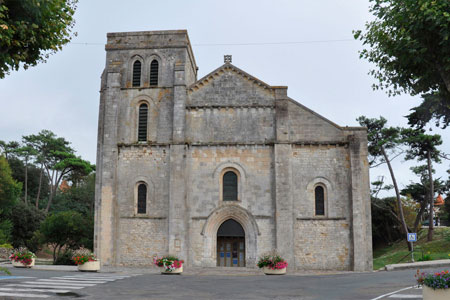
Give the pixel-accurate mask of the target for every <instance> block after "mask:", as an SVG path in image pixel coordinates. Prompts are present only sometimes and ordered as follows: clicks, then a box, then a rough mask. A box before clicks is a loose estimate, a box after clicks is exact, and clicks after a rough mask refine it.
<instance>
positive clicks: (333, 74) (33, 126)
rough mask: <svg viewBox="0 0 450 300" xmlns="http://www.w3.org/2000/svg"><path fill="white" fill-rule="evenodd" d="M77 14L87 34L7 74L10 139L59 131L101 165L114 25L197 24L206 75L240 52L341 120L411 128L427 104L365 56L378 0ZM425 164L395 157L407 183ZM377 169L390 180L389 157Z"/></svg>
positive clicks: (4, 98) (94, 3)
mask: <svg viewBox="0 0 450 300" xmlns="http://www.w3.org/2000/svg"><path fill="white" fill-rule="evenodd" d="M74 17H75V20H76V25H75V27H74V31H75V32H77V36H76V37H74V38H73V40H72V42H71V43H70V44H68V45H66V46H64V48H63V50H62V51H60V52H58V53H56V54H54V55H52V56H50V58H49V59H48V61H47V62H46V63H41V64H39V65H38V66H36V67H32V68H30V69H28V70H23V69H21V70H19V71H18V72H12V73H11V74H10V75H7V76H6V77H5V78H4V79H1V80H0V107H2V110H1V111H0V140H4V141H11V140H16V141H19V140H21V137H22V136H23V135H29V134H36V133H38V132H39V131H40V130H42V129H49V130H51V131H53V132H54V133H56V134H57V135H58V136H62V137H64V138H66V139H67V140H68V141H70V142H71V143H72V147H73V148H75V149H76V151H77V155H80V156H81V157H82V158H84V159H87V160H89V161H91V162H92V163H95V158H96V147H97V125H98V123H97V122H98V107H99V88H100V75H101V73H102V70H103V68H104V67H105V57H106V56H105V50H104V44H105V43H106V34H107V33H108V32H123V31H149V30H171V29H187V30H188V34H189V38H190V41H191V44H192V47H193V51H194V56H195V59H196V62H197V65H198V66H199V73H198V79H200V78H201V77H203V76H204V75H206V74H208V73H209V72H211V71H212V70H214V69H216V68H217V67H219V66H221V65H222V64H223V55H225V54H231V55H232V59H233V62H232V63H233V64H234V65H235V66H237V67H238V68H240V69H242V70H244V71H246V72H247V73H249V74H251V75H253V76H255V77H257V78H259V79H260V80H262V81H264V82H266V83H268V84H269V85H274V86H277V85H286V86H288V96H289V97H291V98H293V99H294V100H296V101H298V102H300V103H301V104H303V105H305V106H307V107H309V108H310V109H312V110H314V111H315V112H317V113H319V114H321V115H322V116H324V117H326V118H328V119H330V120H331V121H333V122H335V123H337V124H338V125H341V126H358V123H357V122H356V118H357V117H358V116H361V115H365V116H367V117H371V118H375V117H377V118H378V117H379V116H383V117H385V118H386V119H387V120H388V125H391V126H407V120H406V118H404V116H405V115H407V114H408V113H409V110H410V109H411V108H412V107H414V106H416V105H418V104H419V103H420V102H421V99H420V98H418V97H411V96H409V95H402V96H397V97H388V96H387V94H386V93H385V92H383V91H373V90H372V84H373V83H374V82H375V79H374V78H373V77H371V76H370V75H368V72H369V70H370V69H371V68H374V66H373V65H370V64H369V63H368V62H367V61H365V60H362V59H360V58H359V53H358V51H360V50H362V44H361V42H360V41H355V40H354V39H353V36H352V30H357V29H363V28H364V24H365V22H366V21H368V20H370V19H372V16H371V14H370V13H369V1H368V0H318V1H317V0H316V1H313V0H296V1H295V0H291V1H286V0H278V1H264V0H258V1H249V0H247V1H235V0H228V1H210V0H209V1H197V0H191V1H184V0H179V1H175V0H165V1H144V0H141V1H139V0H128V1H119V0H80V1H79V3H78V8H77V10H76V13H75V16H74ZM427 129H432V131H431V132H430V133H432V134H436V133H439V134H441V135H442V138H443V140H444V143H443V145H442V146H441V147H440V149H441V150H444V151H446V150H447V151H446V152H450V151H449V150H450V129H447V130H441V129H439V128H436V127H434V126H433V124H431V125H430V126H428V127H427ZM415 164H417V163H416V162H405V161H404V160H403V159H402V158H401V157H399V158H397V159H396V160H395V161H394V168H395V171H396V175H397V179H398V181H399V185H400V188H402V187H404V186H405V185H406V184H408V183H410V181H414V180H416V177H415V176H414V175H413V174H412V172H411V171H410V170H409V167H410V166H412V165H415ZM447 169H449V162H448V161H445V162H443V164H441V165H439V166H436V176H437V177H442V178H443V179H447V178H448V175H447V173H446V170H447ZM370 175H371V181H374V180H376V179H377V177H378V176H385V182H386V183H389V182H390V179H389V173H388V170H387V167H386V166H385V165H383V166H380V167H377V168H373V169H371V170H370Z"/></svg>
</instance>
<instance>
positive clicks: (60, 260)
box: [53, 249, 75, 266]
mask: <svg viewBox="0 0 450 300" xmlns="http://www.w3.org/2000/svg"><path fill="white" fill-rule="evenodd" d="M72 256H73V252H72V250H70V249H67V250H66V251H64V252H63V253H62V254H60V255H58V257H57V258H56V261H55V262H54V263H53V264H54V265H72V266H73V265H75V263H74V262H73V260H72Z"/></svg>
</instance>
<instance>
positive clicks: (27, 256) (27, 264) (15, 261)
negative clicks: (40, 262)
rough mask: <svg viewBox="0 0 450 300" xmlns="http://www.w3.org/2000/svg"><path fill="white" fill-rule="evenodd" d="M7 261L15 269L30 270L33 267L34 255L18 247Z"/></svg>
mask: <svg viewBox="0 0 450 300" xmlns="http://www.w3.org/2000/svg"><path fill="white" fill-rule="evenodd" d="M9 259H10V260H11V263H12V265H13V266H14V267H15V268H31V267H33V266H34V262H35V259H36V254H34V253H33V252H31V251H30V250H28V249H27V248H25V247H20V248H18V249H14V251H13V253H12V254H11V255H10V256H9Z"/></svg>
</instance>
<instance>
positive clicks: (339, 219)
mask: <svg viewBox="0 0 450 300" xmlns="http://www.w3.org/2000/svg"><path fill="white" fill-rule="evenodd" d="M297 220H299V221H345V220H347V218H344V217H337V218H297Z"/></svg>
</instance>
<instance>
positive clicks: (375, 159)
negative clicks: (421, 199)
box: [357, 116, 410, 247]
mask: <svg viewBox="0 0 450 300" xmlns="http://www.w3.org/2000/svg"><path fill="white" fill-rule="evenodd" d="M357 121H358V122H359V124H360V125H361V126H364V127H367V139H368V150H369V155H370V157H371V158H370V164H371V166H374V165H380V164H382V163H386V164H387V166H388V169H389V173H390V175H391V179H392V184H393V185H394V190H395V195H396V199H397V207H398V221H399V222H400V223H401V225H402V230H403V233H405V235H404V236H405V240H406V233H407V232H409V230H408V226H407V224H406V221H405V215H404V212H403V205H402V200H401V197H400V190H399V188H398V185H397V180H396V178H395V174H394V169H393V168H392V165H391V160H392V159H391V158H390V157H389V154H388V151H392V150H395V148H396V147H398V145H399V144H400V143H401V137H400V128H398V127H386V123H387V120H386V119H385V118H383V117H380V118H379V119H369V118H366V117H365V116H360V117H359V118H358V119H357ZM407 244H408V247H410V244H409V243H407Z"/></svg>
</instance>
